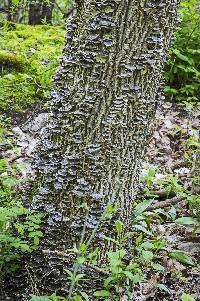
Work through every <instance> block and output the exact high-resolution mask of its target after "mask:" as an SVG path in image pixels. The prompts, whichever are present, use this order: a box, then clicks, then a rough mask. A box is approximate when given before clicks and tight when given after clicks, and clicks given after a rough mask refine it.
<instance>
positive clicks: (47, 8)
mask: <svg viewBox="0 0 200 301" xmlns="http://www.w3.org/2000/svg"><path fill="white" fill-rule="evenodd" d="M52 10H53V4H52V1H50V2H49V3H48V2H47V1H44V0H39V1H31V2H30V4H29V24H30V25H39V24H43V22H44V21H45V22H46V23H50V24H51V21H52Z"/></svg>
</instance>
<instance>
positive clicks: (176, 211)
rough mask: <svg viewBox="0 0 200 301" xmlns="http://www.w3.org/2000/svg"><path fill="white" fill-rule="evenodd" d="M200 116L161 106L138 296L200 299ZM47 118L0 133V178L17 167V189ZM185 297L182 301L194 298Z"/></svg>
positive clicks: (147, 189) (145, 179) (151, 151)
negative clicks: (0, 161)
mask: <svg viewBox="0 0 200 301" xmlns="http://www.w3.org/2000/svg"><path fill="white" fill-rule="evenodd" d="M199 116H200V110H199V108H198V107H196V106H192V105H189V104H187V105H185V104H172V103H169V102H166V103H164V104H163V105H162V106H161V107H160V108H159V109H158V110H157V113H156V126H155V127H154V133H153V135H152V138H151V140H150V141H149V143H148V146H147V149H146V157H145V161H144V162H143V170H142V174H141V184H140V194H139V195H140V197H139V200H138V202H139V203H140V202H145V201H146V200H147V202H149V203H148V204H149V205H148V207H147V208H146V210H145V211H144V212H143V215H142V217H141V216H140V218H139V219H138V220H137V222H136V226H137V227H136V229H135V230H136V233H137V235H138V237H137V240H136V244H137V243H138V241H140V251H141V248H142V249H143V251H144V252H143V254H146V255H145V256H146V258H144V261H143V263H142V264H143V272H144V273H145V275H146V279H145V281H141V282H140V283H139V285H137V287H136V289H135V300H138V301H143V300H149V301H150V300H160V301H161V300H162V301H164V300H180V296H181V295H182V294H184V293H185V294H189V295H192V296H193V297H194V298H195V300H200V289H199V281H200V272H199V267H198V262H199V258H200V237H199V233H200V228H199V224H198V222H197V221H198V218H199V214H200V195H199V186H198V184H199V183H197V182H198V179H197V178H198V177H197V170H198V166H197V156H198V152H199V136H198V135H199V134H198V133H199V127H200V124H199ZM47 119H48V114H47V113H40V114H38V115H37V116H35V117H33V118H32V119H29V120H28V121H27V122H24V121H23V124H20V123H19V124H18V125H15V126H14V127H11V128H10V129H9V130H6V132H4V134H3V135H2V137H4V138H3V140H1V150H2V157H3V158H4V160H6V162H7V164H8V165H9V169H7V170H6V171H5V170H3V171H2V172H1V177H3V178H5V177H7V181H8V179H9V177H8V175H9V174H10V173H11V174H13V170H14V177H15V178H14V179H15V181H16V180H17V182H14V183H12V179H13V178H12V177H10V181H11V187H12V189H14V190H15V192H17V193H20V190H19V189H20V188H19V187H20V185H19V182H20V183H21V182H23V181H24V180H26V179H27V178H30V177H32V175H33V172H32V170H31V167H30V166H31V161H32V156H33V152H34V150H35V148H36V145H37V141H38V138H39V136H40V133H41V131H42V129H43V127H44V126H45V123H46V121H47ZM145 252H146V253H145ZM151 255H152V256H153V257H152V256H151ZM151 257H152V258H151ZM155 262H157V263H155ZM158 263H159V264H158ZM183 296H186V297H183V299H181V300H183V301H185V300H188V301H192V300H194V299H192V297H191V296H190V297H188V296H187V295H183ZM184 298H185V299H184ZM187 298H189V299H187ZM190 298H191V299H190Z"/></svg>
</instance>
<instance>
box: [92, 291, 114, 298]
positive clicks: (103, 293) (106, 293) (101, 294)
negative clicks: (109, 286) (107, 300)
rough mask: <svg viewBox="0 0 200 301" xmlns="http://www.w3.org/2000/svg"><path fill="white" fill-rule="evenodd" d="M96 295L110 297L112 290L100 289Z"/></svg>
mask: <svg viewBox="0 0 200 301" xmlns="http://www.w3.org/2000/svg"><path fill="white" fill-rule="evenodd" d="M94 296H95V297H109V296H110V292H109V291H106V290H100V291H96V292H94Z"/></svg>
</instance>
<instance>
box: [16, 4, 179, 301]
mask: <svg viewBox="0 0 200 301" xmlns="http://www.w3.org/2000/svg"><path fill="white" fill-rule="evenodd" d="M177 5H178V1H177V0H159V1H155V0H148V1H147V0H140V1H138V0H109V1H108V0H101V1H97V0H85V1H83V0H77V1H76V7H75V13H74V15H73V17H72V19H71V20H70V21H69V22H68V26H67V34H66V40H65V47H64V50H63V57H62V59H61V62H60V67H59V69H58V71H57V74H56V76H55V83H56V89H55V90H54V91H53V92H52V95H51V102H50V111H51V118H50V121H49V125H48V127H46V129H45V131H44V132H43V136H42V138H41V144H40V146H38V152H37V157H36V159H35V168H36V174H37V175H36V179H35V186H34V188H33V193H34V197H33V199H32V208H34V209H36V210H38V211H39V212H42V213H44V214H45V217H46V221H45V224H44V239H43V240H42V243H41V246H40V248H39V250H38V252H36V253H34V254H33V256H32V258H31V260H30V261H29V262H28V264H27V269H28V271H29V273H28V274H29V275H31V277H30V278H28V286H29V292H31V293H36V294H39V293H40V294H48V293H49V292H53V291H55V290H56V291H59V292H65V293H66V291H67V290H68V287H67V285H66V279H65V277H64V274H63V268H68V269H69V268H70V267H71V266H72V263H73V260H72V257H73V256H72V257H71V256H70V254H69V258H68V259H66V258H65V259H64V258H63V257H62V256H61V255H58V254H59V253H60V254H62V252H65V254H66V252H68V251H67V250H68V249H72V248H73V247H74V245H76V246H79V244H80V240H81V236H82V235H83V228H84V227H85V231H84V232H85V233H84V236H83V237H82V241H84V242H86V243H87V242H88V240H90V237H91V233H92V232H93V231H94V230H95V229H96V230H95V231H96V234H95V236H94V238H93V240H92V246H93V249H94V248H95V247H96V246H98V247H99V256H98V264H99V266H100V267H101V265H103V264H104V263H105V257H106V252H107V251H108V250H112V249H114V248H115V245H113V244H112V243H111V242H108V241H106V240H105V239H104V237H105V236H109V237H111V238H114V239H115V238H116V231H115V230H114V226H113V220H112V219H111V221H110V222H109V221H108V222H107V223H102V224H101V223H100V219H101V217H102V214H103V212H104V210H105V208H106V206H108V204H111V205H112V206H113V207H116V208H117V210H116V214H115V217H114V218H115V219H120V220H121V221H122V222H123V225H124V226H123V229H124V232H128V231H130V230H131V216H132V208H133V205H134V198H135V196H136V191H137V185H138V175H139V171H140V163H141V159H142V156H143V153H144V147H145V141H147V139H148V137H149V135H150V132H151V124H152V120H153V118H154V115H155V110H156V106H157V104H158V103H159V101H160V100H161V99H162V96H161V90H162V82H163V78H162V70H163V65H164V62H165V60H166V55H167V51H168V48H169V45H170V40H171V37H172V34H173V30H174V26H175V21H176V17H177ZM87 208H88V209H87ZM89 249H90V248H89ZM47 251H49V252H47ZM54 251H55V252H56V253H54ZM100 276H101V275H100V274H98V273H97V272H96V273H95V272H94V271H93V272H92V277H93V278H92V281H90V289H92V288H93V287H95V285H96V283H97V282H98V281H99V277H100ZM33 283H34V285H33ZM87 287H88V284H87ZM19 300H21V299H19Z"/></svg>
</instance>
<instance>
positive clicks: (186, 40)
mask: <svg viewBox="0 0 200 301" xmlns="http://www.w3.org/2000/svg"><path fill="white" fill-rule="evenodd" d="M180 17H181V22H180V23H179V26H178V30H177V33H176V40H175V44H174V45H173V47H172V48H171V50H170V57H171V58H170V60H169V62H168V63H167V66H166V72H165V77H166V80H167V86H166V88H165V91H166V92H167V93H168V94H169V96H170V98H171V100H174V101H178V102H180V101H181V102H182V101H186V102H192V103H197V102H199V96H200V92H199V91H200V63H199V62H200V8H199V1H198V0H189V1H182V2H181V8H180Z"/></svg>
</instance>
